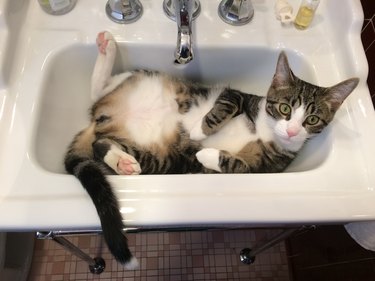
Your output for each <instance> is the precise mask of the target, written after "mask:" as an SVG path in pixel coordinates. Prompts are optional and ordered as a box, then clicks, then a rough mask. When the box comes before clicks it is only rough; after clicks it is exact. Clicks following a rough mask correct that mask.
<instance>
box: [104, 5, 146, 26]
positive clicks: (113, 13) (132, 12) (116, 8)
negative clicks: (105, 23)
mask: <svg viewBox="0 0 375 281" xmlns="http://www.w3.org/2000/svg"><path fill="white" fill-rule="evenodd" d="M105 10H106V13H107V16H108V17H109V18H110V19H111V20H113V21H114V22H117V23H132V22H135V21H137V20H138V19H139V18H140V17H141V15H142V13H143V8H142V4H141V2H140V1H139V0H108V2H107V5H106V7H105Z"/></svg>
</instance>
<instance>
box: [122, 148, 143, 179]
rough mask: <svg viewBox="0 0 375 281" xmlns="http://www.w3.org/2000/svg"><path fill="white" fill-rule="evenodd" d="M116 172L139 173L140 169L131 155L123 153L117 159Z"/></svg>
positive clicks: (125, 173)
mask: <svg viewBox="0 0 375 281" xmlns="http://www.w3.org/2000/svg"><path fill="white" fill-rule="evenodd" d="M116 172H117V173H118V174H119V175H139V174H140V173H141V172H142V170H141V166H140V165H139V163H138V161H137V160H135V158H134V157H133V156H131V155H129V154H127V153H124V154H123V155H121V156H120V158H119V159H118V162H117V169H116Z"/></svg>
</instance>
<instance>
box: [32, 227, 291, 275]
mask: <svg viewBox="0 0 375 281" xmlns="http://www.w3.org/2000/svg"><path fill="white" fill-rule="evenodd" d="M279 232H280V230H278V229H274V230H265V229H257V230H211V231H193V232H148V233H132V234H128V239H129V244H130V245H131V250H132V251H133V253H134V254H135V256H136V257H137V258H138V259H139V261H140V269H139V270H136V271H125V270H124V269H123V268H122V267H121V265H120V264H118V263H117V262H116V261H115V260H114V259H113V258H112V257H111V255H110V254H109V252H108V250H107V248H106V246H102V245H101V244H102V239H101V236H98V235H88V236H71V237H69V238H68V239H69V240H71V241H72V242H73V243H74V244H75V245H79V247H80V248H81V249H82V250H83V251H84V252H86V253H89V255H90V256H91V257H95V256H97V255H98V254H99V253H101V252H102V255H101V256H102V257H103V258H104V259H105V261H106V269H105V271H104V272H103V273H102V274H100V275H94V274H92V273H90V272H89V270H88V266H87V264H86V263H85V262H83V261H81V260H79V259H77V258H76V257H75V256H72V255H71V254H70V253H68V252H66V251H65V250H64V249H63V248H61V246H60V245H58V244H57V243H54V242H53V241H51V240H37V241H36V245H35V251H34V257H33V262H32V268H31V272H30V275H29V279H28V281H57V280H77V281H78V280H103V281H104V280H105V281H116V280H129V281H132V280H139V281H143V280H146V281H154V280H210V281H214V280H252V281H289V280H290V276H289V268H288V261H287V256H286V250H285V244H284V242H282V243H279V244H278V245H275V246H273V247H272V248H270V249H268V250H266V251H265V252H263V253H261V254H259V255H258V256H257V258H256V261H255V263H254V264H252V265H250V266H249V265H244V264H242V263H241V262H240V261H239V252H240V251H241V249H243V248H246V247H253V246H255V245H257V244H259V243H261V242H262V241H265V240H267V239H268V238H269V237H272V236H273V235H275V234H277V233H279Z"/></svg>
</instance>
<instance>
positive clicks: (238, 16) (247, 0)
mask: <svg viewBox="0 0 375 281" xmlns="http://www.w3.org/2000/svg"><path fill="white" fill-rule="evenodd" d="M219 16H220V18H221V19H222V20H223V21H224V22H226V23H229V24H231V25H243V24H246V23H248V22H249V21H251V19H252V18H253V16H254V8H253V4H252V3H251V0H222V1H221V2H220V4H219Z"/></svg>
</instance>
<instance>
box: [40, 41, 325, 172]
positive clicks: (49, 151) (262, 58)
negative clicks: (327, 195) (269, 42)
mask: <svg viewBox="0 0 375 281" xmlns="http://www.w3.org/2000/svg"><path fill="white" fill-rule="evenodd" d="M227 52H229V53H230V54H231V55H226V53H227ZM171 53H173V46H170V47H151V46H147V47H145V46H142V45H132V46H127V45H126V44H119V54H118V56H117V59H116V62H117V65H116V67H115V70H114V72H115V73H119V72H123V71H126V70H132V69H152V70H159V71H163V72H166V73H168V74H170V75H175V76H179V77H184V78H187V79H190V80H194V81H199V82H201V83H205V84H214V83H217V81H220V83H224V84H229V85H231V87H233V88H236V89H240V90H243V91H246V92H248V93H257V94H259V95H265V94H266V93H267V90H268V87H269V85H270V81H271V80H272V76H273V74H274V71H275V66H276V61H277V56H278V53H279V51H278V50H275V49H271V48H256V47H255V48H216V47H204V48H201V49H199V50H197V51H196V53H195V60H193V61H192V62H191V63H189V64H188V65H186V66H180V65H175V64H174V63H172V60H171ZM145 54H146V55H145ZM147 54H148V55H147ZM96 56H97V50H96V46H94V45H87V44H86V45H84V44H76V45H74V46H71V47H69V48H65V49H63V50H62V51H60V52H57V53H55V54H54V55H53V56H50V57H49V58H48V59H47V61H46V68H47V71H46V72H47V75H46V78H45V80H44V81H45V83H44V85H43V87H42V93H41V99H40V105H39V108H40V113H39V117H38V122H37V130H36V134H35V146H36V147H35V151H36V153H35V160H36V162H38V164H39V165H40V166H41V167H42V168H43V169H46V170H47V171H50V172H53V173H65V171H64V167H63V162H62V160H63V159H64V155H65V153H66V149H67V147H68V145H69V144H70V142H71V140H72V139H73V137H74V135H75V134H76V133H77V132H79V131H80V130H81V129H82V128H84V127H85V126H87V124H88V109H89V108H90V106H91V105H92V104H93V102H94V101H93V100H91V98H90V88H89V86H90V79H91V72H92V69H93V65H94V63H95V59H96ZM155 58H157V59H155ZM77 61H79V62H80V63H79V65H77ZM289 61H290V64H291V66H292V67H293V69H294V71H295V73H298V74H299V75H301V76H302V77H304V78H305V79H306V80H307V81H310V82H316V78H315V75H314V70H313V68H312V67H311V66H310V65H309V64H308V63H307V61H306V60H305V59H304V58H303V57H302V56H299V55H298V54H297V53H295V52H292V51H290V52H289ZM168 62H169V63H168ZM67 70H68V71H67ZM329 131H330V129H328V130H327V132H325V133H324V134H322V135H320V136H319V137H317V138H315V139H314V140H312V141H311V142H310V143H308V145H307V146H306V148H305V149H304V151H303V152H302V153H301V154H300V156H299V158H298V159H297V163H296V164H294V165H293V166H291V167H290V168H289V169H288V171H290V172H292V171H306V170H309V169H313V168H316V167H318V166H319V165H321V164H322V162H324V161H325V159H326V158H327V156H328V155H329V153H330V147H331V145H332V140H331V139H330V133H329ZM311 155H312V156H311Z"/></svg>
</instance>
